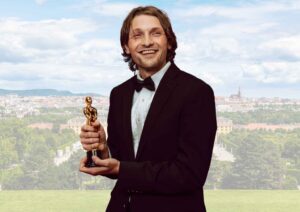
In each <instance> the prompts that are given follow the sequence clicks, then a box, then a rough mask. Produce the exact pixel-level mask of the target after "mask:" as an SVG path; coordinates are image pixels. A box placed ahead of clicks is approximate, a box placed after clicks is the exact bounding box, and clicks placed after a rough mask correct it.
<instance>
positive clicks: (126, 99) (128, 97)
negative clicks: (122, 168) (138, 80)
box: [123, 77, 135, 161]
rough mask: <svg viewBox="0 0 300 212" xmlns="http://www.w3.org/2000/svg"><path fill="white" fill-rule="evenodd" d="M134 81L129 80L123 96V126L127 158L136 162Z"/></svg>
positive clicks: (132, 79)
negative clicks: (133, 115) (132, 124)
mask: <svg viewBox="0 0 300 212" xmlns="http://www.w3.org/2000/svg"><path fill="white" fill-rule="evenodd" d="M134 79H135V77H132V78H131V79H130V80H129V83H128V84H127V86H128V87H127V89H125V92H124V95H123V104H124V107H123V109H124V111H123V124H124V125H123V126H124V128H123V129H124V133H123V135H124V141H125V142H126V143H125V144H124V147H126V148H128V149H127V151H125V152H127V153H128V155H127V158H128V160H131V161H132V160H134V149H133V136H132V128H131V107H132V101H133V94H134Z"/></svg>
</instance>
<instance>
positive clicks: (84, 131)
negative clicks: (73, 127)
mask: <svg viewBox="0 0 300 212" xmlns="http://www.w3.org/2000/svg"><path fill="white" fill-rule="evenodd" d="M80 142H81V144H82V146H83V149H85V150H87V151H91V150H92V149H97V150H100V151H101V157H102V159H105V158H109V153H108V147H107V144H106V134H105V131H104V128H103V127H102V125H101V124H100V122H99V121H95V122H91V126H90V125H83V126H82V127H81V133H80Z"/></svg>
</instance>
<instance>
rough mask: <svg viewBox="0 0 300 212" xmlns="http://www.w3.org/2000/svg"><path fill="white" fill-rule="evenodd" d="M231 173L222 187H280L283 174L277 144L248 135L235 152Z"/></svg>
mask: <svg viewBox="0 0 300 212" xmlns="http://www.w3.org/2000/svg"><path fill="white" fill-rule="evenodd" d="M235 157H236V161H235V162H234V164H233V167H232V170H231V174H229V175H227V176H226V177H225V178H224V181H223V185H222V187H223V188H239V189H280V188H282V184H283V178H284V174H285V170H284V166H283V161H282V159H281V157H280V150H279V147H278V145H276V144H274V143H272V142H267V141H264V140H263V139H262V138H261V137H260V136H248V137H246V138H245V139H244V140H243V141H242V142H241V145H240V146H239V148H238V149H237V152H236V155H235Z"/></svg>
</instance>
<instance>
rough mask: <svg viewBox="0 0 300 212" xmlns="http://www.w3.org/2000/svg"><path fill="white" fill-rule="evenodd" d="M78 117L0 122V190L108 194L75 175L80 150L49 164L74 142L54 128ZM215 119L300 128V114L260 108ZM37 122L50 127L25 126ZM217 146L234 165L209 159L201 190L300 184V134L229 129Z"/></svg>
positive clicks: (99, 182) (49, 113) (61, 113)
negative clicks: (227, 155)
mask: <svg viewBox="0 0 300 212" xmlns="http://www.w3.org/2000/svg"><path fill="white" fill-rule="evenodd" d="M66 111H68V112H67V113H66ZM78 115H81V110H80V109H78V108H77V109H74V108H69V109H66V110H62V109H55V108H53V109H52V108H51V109H42V110H41V113H40V114H39V115H32V116H26V117H24V118H22V119H19V118H15V117H4V118H1V122H0V185H1V189H2V190H33V189H45V190H53V189H83V190H84V189H110V188H111V187H112V186H113V185H114V183H115V181H113V180H110V179H107V178H105V177H96V178H95V177H92V176H88V175H86V174H83V173H80V172H79V171H78V168H79V161H80V159H81V158H82V157H83V156H84V155H85V152H84V151H82V150H79V151H78V152H76V153H75V154H73V155H72V156H71V158H70V159H69V160H68V161H66V162H64V163H62V164H61V165H59V166H55V165H54V157H55V156H56V154H57V150H59V149H63V148H64V147H66V146H68V145H72V144H73V143H74V142H76V141H78V139H79V138H78V135H77V134H75V133H74V132H73V131H72V130H67V129H64V130H60V129H59V125H60V124H65V123H66V122H67V121H68V120H69V119H71V118H73V117H75V116H78ZM218 115H219V116H223V117H226V118H229V119H231V120H233V123H234V124H236V123H237V124H247V123H252V122H264V123H269V124H283V123H285V124H294V123H300V115H299V111H297V110H293V109H291V108H288V109H287V108H281V109H280V110H276V109H274V108H272V109H259V110H256V111H252V112H248V113H240V112H235V113H229V112H222V113H219V114H218ZM41 120H43V122H47V123H53V128H52V129H32V128H29V127H28V125H29V124H32V123H40V122H41ZM216 142H218V143H219V144H222V145H223V146H225V147H226V149H227V150H228V151H231V152H232V154H233V155H234V157H235V161H234V162H229V161H218V160H216V157H215V156H213V158H212V162H211V167H210V171H209V174H208V177H207V181H206V184H205V188H206V189H297V186H298V185H299V184H300V129H295V130H291V131H285V130H275V131H266V130H253V131H248V130H245V129H233V131H232V132H230V133H229V134H226V135H223V134H220V135H218V139H217V141H216Z"/></svg>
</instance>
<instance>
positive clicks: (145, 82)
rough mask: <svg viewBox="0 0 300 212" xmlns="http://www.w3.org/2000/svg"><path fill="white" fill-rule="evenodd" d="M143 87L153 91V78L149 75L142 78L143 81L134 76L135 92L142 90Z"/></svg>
mask: <svg viewBox="0 0 300 212" xmlns="http://www.w3.org/2000/svg"><path fill="white" fill-rule="evenodd" d="M143 87H145V88H147V89H149V90H150V91H155V85H154V82H153V80H152V79H151V77H147V78H146V79H144V80H143V81H142V80H139V79H138V78H137V77H136V80H135V90H136V91H137V92H140V91H141V90H142V88H143Z"/></svg>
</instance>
